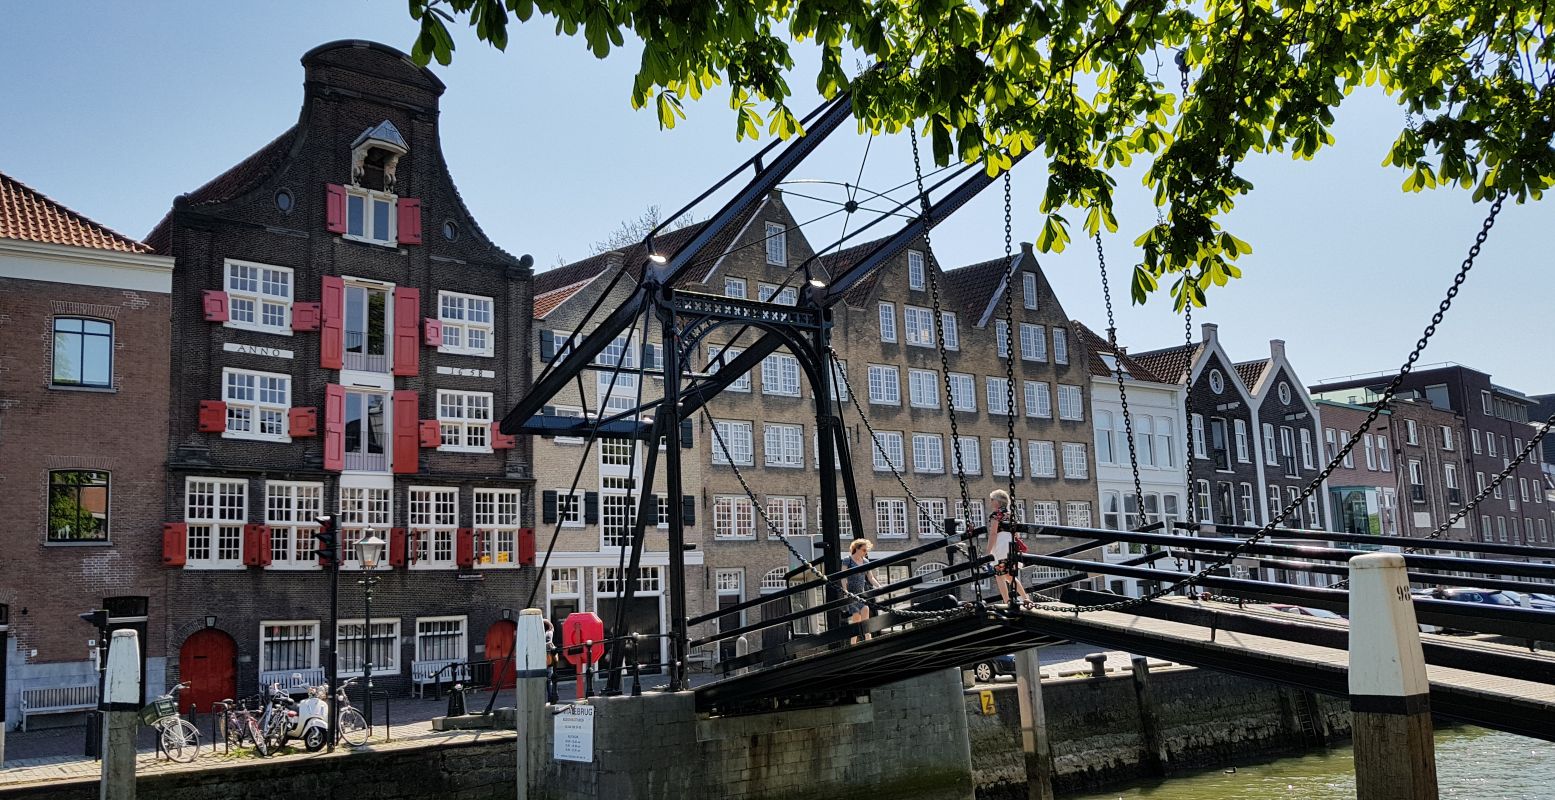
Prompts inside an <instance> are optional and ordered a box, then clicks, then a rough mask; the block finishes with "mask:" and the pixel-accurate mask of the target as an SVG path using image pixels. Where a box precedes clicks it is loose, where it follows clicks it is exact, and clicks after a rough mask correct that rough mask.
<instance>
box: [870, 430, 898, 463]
mask: <svg viewBox="0 0 1555 800" xmlns="http://www.w3.org/2000/svg"><path fill="white" fill-rule="evenodd" d="M874 442H875V444H874V447H872V448H870V450H871V453H872V454H873V455H874V461H875V471H876V472H888V471H891V470H895V471H897V472H901V471H902V434H901V432H899V431H877V432H875V434H874Z"/></svg>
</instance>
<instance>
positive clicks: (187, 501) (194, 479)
mask: <svg viewBox="0 0 1555 800" xmlns="http://www.w3.org/2000/svg"><path fill="white" fill-rule="evenodd" d="M197 484H209V490H208V491H201V492H200V495H201V496H205V495H207V494H208V495H209V497H210V501H209V504H208V506H207V504H205V503H200V504H198V505H196V504H194V503H193V502H191V500H192V497H193V491H194V489H195V487H196V485H197ZM234 490H235V491H234ZM233 496H236V497H237V499H238V503H237V504H236V505H227V504H224V503H223V499H225V498H231V497H233ZM207 508H208V512H207ZM247 522H248V481H246V480H243V479H241V478H237V479H234V478H207V477H201V476H189V477H187V478H185V479H184V524H185V526H186V528H185V537H186V540H185V542H184V568H185V569H242V568H243V525H244V524H245V523H247ZM197 529H204V531H203V538H204V540H205V541H206V542H207V544H206V545H205V547H204V548H203V549H204V551H205V552H206V553H207V554H208V555H206V556H204V557H203V558H202V557H197V556H196V555H195V553H196V552H197V551H196V548H195V541H196V539H197V537H201V536H202V534H201V533H200V531H198V530H197ZM223 552H226V553H229V554H230V555H229V556H228V557H226V558H223V557H222V553H223Z"/></svg>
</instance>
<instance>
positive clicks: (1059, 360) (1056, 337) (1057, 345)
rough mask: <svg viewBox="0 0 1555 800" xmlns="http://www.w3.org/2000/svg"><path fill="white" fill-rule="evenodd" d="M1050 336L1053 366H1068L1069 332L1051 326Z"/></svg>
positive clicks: (1065, 329)
mask: <svg viewBox="0 0 1555 800" xmlns="http://www.w3.org/2000/svg"><path fill="white" fill-rule="evenodd" d="M1052 335H1053V363H1054V364H1068V363H1069V330H1068V329H1067V328H1060V327H1058V326H1057V325H1054V326H1053V332H1052ZM1087 505H1089V504H1087Z"/></svg>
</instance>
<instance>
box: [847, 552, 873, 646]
mask: <svg viewBox="0 0 1555 800" xmlns="http://www.w3.org/2000/svg"><path fill="white" fill-rule="evenodd" d="M873 549H875V543H874V542H871V541H869V540H868V539H854V540H853V544H851V545H849V546H848V560H847V561H846V562H844V563H843V565H842V566H843V568H844V569H852V568H854V567H862V566H864V565H865V564H868V563H869V551H871V550H873ZM845 580H846V581H847V582H846V584H845V585H846V588H847V590H848V594H849V595H850V597H849V598H848V609H847V610H848V624H850V625H851V624H856V623H860V622H863V621H864V620H866V619H869V604H868V603H866V602H864V601H863V599H861V596H862V595H863V594H864V592H866V591H868V590H870V589H875V588H879V586H880V578H878V577H876V575H875V573H873V572H869V571H861V572H858V573H855V574H853V575H849V576H848V577H847V578H846V579H845ZM864 638H866V639H867V638H869V637H868V636H865V637H864ZM858 640H859V637H857V636H855V637H853V640H852V641H851V642H849V644H857V643H858Z"/></svg>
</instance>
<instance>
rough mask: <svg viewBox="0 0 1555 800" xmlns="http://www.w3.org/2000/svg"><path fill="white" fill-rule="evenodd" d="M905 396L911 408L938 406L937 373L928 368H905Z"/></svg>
mask: <svg viewBox="0 0 1555 800" xmlns="http://www.w3.org/2000/svg"><path fill="white" fill-rule="evenodd" d="M907 397H908V402H909V404H910V405H911V406H912V407H913V408H936V409H937V408H939V373H938V372H935V371H934V370H929V369H909V370H907Z"/></svg>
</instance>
